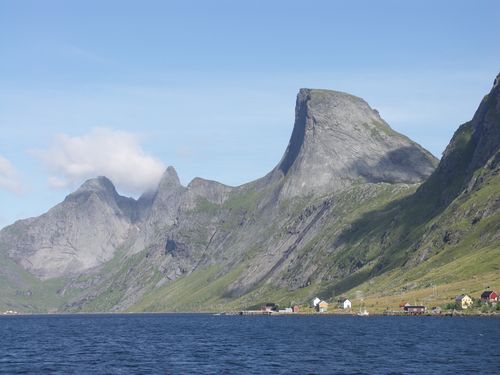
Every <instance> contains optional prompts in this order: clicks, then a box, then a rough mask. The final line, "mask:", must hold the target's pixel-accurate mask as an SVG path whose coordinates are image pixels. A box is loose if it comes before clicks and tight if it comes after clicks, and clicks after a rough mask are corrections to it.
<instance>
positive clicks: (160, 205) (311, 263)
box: [0, 86, 498, 311]
mask: <svg viewBox="0 0 500 375" xmlns="http://www.w3.org/2000/svg"><path fill="white" fill-rule="evenodd" d="M496 87H497V86H494V90H492V93H490V95H489V98H490V99H488V97H487V98H486V99H485V100H486V101H485V102H484V103H485V104H484V105H481V106H480V110H479V109H478V112H477V113H476V115H475V116H474V118H475V119H476V120H474V119H473V120H472V122H471V123H474V124H476V125H475V128H478V129H480V131H477V132H475V133H474V132H472V133H470V132H465V133H467V134H466V135H467V137H465V138H466V139H465V143H464V144H465V146H464V147H462V146H460V147H458V146H457V147H458V148H457V147H455V149H456V150H457V151H456V154H457V159H456V160H458V164H457V165H460V160H462V159H464V158H465V159H467V160H469V158H472V159H474V160H477V164H478V165H481V163H482V162H483V159H484V157H485V156H484V155H483V154H481V155H480V153H479V151H478V154H477V156H475V157H472V156H471V155H472V154H473V152H472V151H470V150H469V148H470V149H474V150H481V149H482V150H487V149H490V151H491V152H495V151H498V145H497V147H495V144H494V142H493V143H492V142H489V143H488V140H487V139H486V140H485V137H489V138H490V139H493V141H494V140H495V139H496V138H494V136H496V134H497V133H496V130H497V128H496V126H497V125H498V123H497V122H495V121H496V117H495V116H496V115H495V114H496V113H498V106H497V104H498V103H497V102H495V103H493V99H491V98H496V96H497V91H495V90H496ZM495 100H496V99H495ZM478 113H483V114H484V116H480V115H478ZM485 119H486V120H485ZM488 119H489V120H488ZM474 121H475V122H474ZM470 128H471V125H469V126H466V127H465V128H464V129H466V130H467V129H469V130H470ZM481 129H483V130H481ZM457 133H458V135H459V136H457V139H456V140H452V142H451V143H450V145H451V146H449V147H450V151H449V153H448V154H446V153H445V157H444V160H442V161H441V162H440V164H439V166H438V168H437V170H436V171H439V170H441V171H442V170H443V169H444V170H447V168H446V164H447V163H448V160H454V159H453V158H451V159H450V157H449V155H450V154H453V152H452V149H453V147H454V146H452V145H453V144H454V143H456V144H458V145H460V144H461V143H460V139H461V135H462V133H464V132H463V131H460V129H459V131H457ZM457 133H456V134H457ZM469 133H470V134H469ZM297 134H298V135H297ZM474 134H476V135H475V136H474V137H476V138H477V140H476V141H474V142H475V143H474V145H476V146H477V145H483V142H486V143H485V144H486V146H480V147H479V146H477V147H476V146H475V147H472V146H470V144H471V143H470V142H469V141H470V139H471V138H474V137H473V135H474ZM492 135H493V137H492ZM454 138H455V137H454ZM474 139H475V138H474ZM468 145H469V146H468ZM488 147H489V148H488ZM345 150H349V152H347V151H345ZM447 150H448V149H447ZM467 150H469V151H470V152H471V154H470V155H469V154H468V152H469V151H467ZM339 155H340V156H339ZM465 159H464V160H465ZM472 159H471V160H472ZM490 159H491V158H490ZM495 160H496V159H492V161H491V165H493V164H495ZM450 163H451V165H452V167H451V168H449V169H451V170H452V171H453V173H455V174H453V173H452V174H451V175H447V174H446V173H444V172H443V173H444V174H443V173H441V172H440V174H436V173H437V172H435V171H434V167H435V165H436V164H437V160H436V159H435V158H434V157H432V155H430V154H429V153H428V152H427V151H425V150H424V149H422V148H421V146H419V145H418V144H416V143H414V142H412V141H411V140H409V139H408V138H406V137H404V136H402V135H400V134H399V133H397V132H394V131H393V130H392V129H391V128H390V127H389V125H387V124H386V123H385V122H384V121H383V120H382V119H381V117H380V115H379V114H378V112H376V111H375V110H373V109H372V108H370V106H369V105H368V104H367V103H366V102H365V101H363V100H362V99H361V98H357V97H355V96H352V95H349V94H345V93H339V92H334V91H328V90H315V89H301V90H300V91H299V94H298V95H297V105H296V119H295V124H294V129H293V131H292V135H291V137H290V142H289V145H288V147H287V150H286V151H285V153H284V155H283V157H282V159H281V160H280V162H279V163H278V164H277V166H276V167H275V168H274V169H273V170H271V171H270V172H269V173H268V174H267V175H266V176H264V177H262V178H261V179H258V180H256V181H252V182H249V183H247V184H244V185H241V186H237V187H230V186H226V185H223V184H220V183H218V182H215V181H210V180H205V179H201V178H195V179H193V180H192V181H191V182H190V183H189V184H188V185H187V186H182V184H181V183H180V181H179V178H178V175H177V172H176V171H175V168H173V167H168V168H167V169H166V171H165V173H164V175H163V177H162V179H161V181H160V182H159V184H158V188H157V189H156V190H155V191H151V192H147V193H145V194H143V195H142V196H141V197H140V198H139V199H138V200H133V199H130V198H125V197H121V196H120V195H119V194H117V193H116V190H115V189H114V186H113V185H112V183H111V182H110V181H109V180H107V179H104V178H100V179H99V178H98V179H96V180H90V181H87V182H86V183H84V184H83V185H82V187H81V189H82V191H80V192H79V193H78V194H76V192H75V193H73V194H76V195H74V196H72V195H71V194H70V195H69V196H68V197H71V196H72V198H69V199H68V197H67V199H68V201H67V200H66V199H65V201H63V202H62V203H61V205H62V204H65V202H66V205H68V204H70V203H71V204H74V205H75V204H77V203H78V199H81V202H80V203H81V204H82V205H83V206H82V207H80V206H75V207H76V208H75V207H72V210H70V211H69V212H72V215H73V216H71V215H70V217H69V219H70V221H71V220H73V219H74V218H76V217H77V214H78V213H86V215H87V216H88V217H92V218H94V217H97V218H100V219H99V220H101V222H106V225H108V226H109V224H111V230H110V231H108V232H106V235H107V236H108V238H111V237H113V233H114V237H113V238H114V241H112V243H111V246H104V247H102V244H101V243H99V241H103V242H104V243H108V245H109V240H108V242H106V241H104V240H103V238H102V236H101V237H99V236H98V235H97V234H98V233H95V232H92V229H95V228H93V227H92V226H90V225H87V226H81V225H79V224H75V223H76V222H74V225H73V226H70V227H71V228H69V229H68V228H66V227H64V226H63V227H62V229H63V231H62V232H61V233H62V234H61V233H60V237H61V238H63V237H64V233H66V232H67V233H74V232H72V230H74V228H75V227H77V228H79V229H80V230H83V231H84V232H85V231H87V232H88V233H90V234H92V236H90V238H89V240H91V241H94V242H93V243H94V244H95V246H94V247H95V248H97V249H99V248H101V252H100V253H99V252H98V253H97V254H94V256H95V257H96V258H95V259H94V263H92V262H90V263H89V265H90V266H89V267H88V268H86V269H85V270H83V271H81V272H75V271H74V270H72V269H68V272H67V273H64V272H58V273H55V274H54V275H53V276H55V278H53V279H51V278H50V277H47V274H43V272H42V273H41V275H42V276H41V277H42V283H46V282H49V281H50V282H52V281H51V280H53V282H54V283H56V284H58V285H59V286H58V289H57V290H54V292H53V293H54V294H53V295H51V298H53V299H54V300H55V301H58V302H53V304H52V305H51V306H52V308H55V309H57V310H58V311H123V310H133V311H159V310H179V309H180V310H184V311H185V310H199V309H217V306H219V308H222V306H233V307H236V306H238V308H240V307H248V306H253V305H254V304H256V303H259V302H262V301H263V300H264V299H274V298H276V299H278V300H280V301H282V300H283V298H285V299H286V298H293V299H296V300H300V301H304V300H306V299H307V298H309V297H310V295H311V294H312V293H321V294H322V295H323V296H324V298H334V297H335V295H337V294H338V293H343V292H347V291H349V289H351V288H353V287H356V286H358V287H360V288H364V289H365V290H366V291H367V292H368V291H369V292H370V293H378V291H377V290H376V287H375V286H370V284H367V285H365V284H364V283H365V282H368V280H372V279H373V280H378V279H380V278H382V279H384V277H386V276H385V275H389V274H394V272H396V271H397V270H408V269H409V268H408V267H414V268H415V269H418V268H419V267H420V265H421V264H426V262H431V263H432V262H433V259H434V258H435V257H439V256H442V255H443V254H447V253H448V252H449V251H452V250H448V247H449V246H451V245H450V244H452V245H453V246H455V247H456V246H462V245H461V243H462V242H463V241H464V238H465V237H464V236H467V235H468V234H467V233H472V234H474V233H475V232H474V231H475V230H476V229H474V228H476V227H474V228H473V229H471V230H469V231H468V232H466V231H463V230H462V232H459V233H461V234H456V232H455V231H454V230H451V229H450V228H451V227H452V226H453V225H454V224H453V223H452V224H450V225H451V226H450V225H449V224H447V223H449V221H450V220H452V219H450V218H449V217H448V216H446V215H451V217H452V218H453V217H454V216H453V215H455V214H454V213H455V212H456V210H455V211H453V210H452V209H451V208H452V207H453V206H452V205H450V204H451V203H450V202H456V201H457V199H458V198H457V197H458V195H457V194H455V193H456V192H458V191H460V192H462V191H463V188H462V187H463V183H464V181H465V180H463V179H462V180H460V179H461V178H462V177H461V176H462V175H464V173H461V172H460V173H459V172H458V169H457V168H456V167H453V165H455V164H456V162H450ZM454 163H455V164H454ZM495 165H496V164H495ZM481 168H482V167H481ZM494 168H496V167H494ZM494 168H493V170H494ZM467 173H469V174H470V172H467ZM481 173H483V172H481ZM492 173H493V172H491V173H490V172H488V171H486V172H484V173H483V174H481V175H477V176H476V175H474V176H473V177H474V178H476V181H479V180H480V179H481V178H483V181H484V180H485V179H486V180H487V181H496V180H492V178H495V177H494V176H493V175H492ZM429 176H430V177H429ZM433 176H434V177H433ZM436 176H437V177H436ZM443 176H444V177H443ZM427 177H429V179H427ZM455 177H456V179H457V181H458V180H460V181H462V183H461V185H460V184H458V183H457V184H458V185H460V187H456V188H454V187H453V186H452V185H453V184H451V185H450V184H447V183H446V182H449V181H454V179H455ZM424 180H427V182H424V184H422V185H420V183H421V182H423V181H424ZM471 181H472V180H471ZM84 185H85V188H83V187H84ZM448 185H450V186H448ZM458 185H457V186H458ZM419 186H420V187H419ZM484 186H485V185H484V184H483V183H482V182H478V183H476V191H479V192H480V193H481V192H483V191H486V190H485V187H484ZM445 188H446V189H448V188H449V189H451V190H449V191H448V190H446V189H445ZM453 189H455V190H456V191H455V190H453ZM79 190H80V189H79ZM441 190H442V191H441ZM77 192H78V190H77ZM454 192H455V193H454ZM454 194H455V195H454ZM466 195H467V194H466ZM78 196H80V197H81V198H78V199H76V198H77V197H78ZM493 196H494V194H493ZM82 197H83V198H82ZM446 197H447V198H448V200H446V199H444V198H446ZM462 197H464V195H463V194H462ZM73 198H75V199H74V200H76V201H77V203H74V202H73V203H72V200H73ZM419 199H420V200H419ZM464 199H469V198H467V197H466V196H465V198H464ZM471 199H472V198H471ZM474 199H476V198H474ZM493 201H495V200H493ZM436 202H440V203H439V205H440V206H439V207H441V208H439V207H438V208H436V207H437V206H436V205H437V203H436ZM478 202H479V201H478ZM480 202H481V203H480V206H481V207H482V205H484V204H483V200H481V201H480ZM478 204H479V203H478ZM56 207H58V206H56ZM59 207H61V206H59ZM62 207H63V208H67V206H62ZM450 207H451V208H450ZM488 207H489V208H485V211H483V212H490V211H491V212H492V215H496V214H495V213H496V212H497V211H498V207H496V206H494V205H493V206H492V205H490V206H488ZM92 208H93V209H95V212H94V211H92ZM89 210H90V211H89ZM488 210H489V211H488ZM63 211H64V210H63ZM49 212H50V211H49ZM96 212H99V215H100V216H99V215H97V214H96ZM450 212H451V214H450ZM103 213H104V214H103ZM96 215H97V216H96ZM460 215H462V214H460ZM42 216H43V215H42ZM445 216H446V217H445ZM483 216H484V215H483ZM467 217H468V216H467ZM485 217H486V220H484V221H482V223H486V222H487V221H488V220H491V219H488V218H490V217H491V215H490V214H486V216H485ZM67 219H68V218H67V217H65V219H64V220H67ZM80 219H81V218H80ZM37 220H38V221H40V220H41V219H40V218H38V219H37V218H35V219H29V220H28V221H22V222H20V223H18V224H16V225H15V226H9V227H7V228H4V229H3V230H2V231H0V255H1V256H7V257H8V258H11V259H14V260H15V262H17V264H18V265H20V266H21V267H25V268H26V269H27V270H29V271H30V272H34V274H35V276H37V277H40V272H39V271H36V269H35V271H34V269H33V268H29V267H28V266H26V264H25V263H23V257H22V253H23V251H24V249H25V248H24V247H23V246H20V245H19V241H16V240H15V239H16V238H19V237H23V238H30V239H31V240H30V241H31V242H32V243H31V244H30V247H29V252H33V251H35V253H36V243H38V242H39V239H42V240H43V241H46V238H45V237H46V236H45V237H44V236H43V235H41V234H40V232H41V231H40V230H38V231H37V230H35V231H34V232H33V230H34V229H33V228H37V225H41V224H39V223H38V224H37ZM468 220H469V221H471V220H472V219H468ZM87 221H88V220H87ZM87 221H85V220H84V221H83V222H84V223H85V222H87ZM433 222H434V223H435V224H436V227H433V225H434V224H431V223H433ZM57 223H58V221H57V217H55V218H54V220H53V221H52V222H49V223H48V224H47V223H45V227H43V226H42V227H43V228H44V233H45V234H46V233H49V234H51V235H52V236H53V235H54V233H55V228H57V227H58V224H57ZM93 223H94V224H95V223H96V221H95V220H93ZM445 223H446V224H445ZM482 223H481V224H480V226H482V225H485V224H482ZM444 226H449V228H448V229H446V228H444ZM115 227H116V228H115ZM30 228H31V229H30ZM432 228H437V229H432ZM488 228H490V227H488ZM30 230H31V231H32V233H31V234H30ZM488 230H489V229H488ZM65 231H66V232H65ZM441 231H443V232H442V233H443V234H442V235H440V236H441V237H439V236H437V237H436V235H437V234H438V232H439V233H441ZM87 232H85V233H87ZM20 233H24V234H22V235H21V236H20V235H19V234H20ZM447 233H448V234H447ZM457 233H458V232H457ZM28 234H29V235H30V236H31V237H29V236H28V237H27V236H26V235H28ZM101 234H102V233H101ZM16 236H17V237H16ZM37 236H38V237H37ZM80 236H81V233H80ZM110 236H111V237H110ZM49 237H50V236H49ZM83 237H84V238H85V239H87V238H88V237H89V236H88V235H83ZM490 237H491V236H490ZM56 238H57V236H56ZM430 238H432V241H438V242H439V243H442V244H444V245H439V244H438V245H439V246H436V245H432V246H430V247H429V245H427V242H428V241H429V239H430ZM443 238H444V239H445V240H446V241H445V242H443V241H444V240H443ZM484 238H486V237H484ZM485 241H486V240H485ZM488 241H489V240H488ZM28 242H29V241H28ZM436 243H437V242H436ZM49 244H50V242H49ZM56 244H58V243H57V241H56ZM457 244H458V245H457ZM484 244H485V246H490V245H489V244H490V242H484ZM59 245H60V244H59ZM87 245H88V244H87ZM85 246H86V245H84V246H82V247H81V248H80V249H81V250H82V251H84V252H87V251H88V246H87V247H85ZM443 246H444V247H443ZM12 247H14V253H16V251H17V255H16V256H12V254H13V250H12ZM53 249H56V250H57V249H59V250H61V251H62V253H63V254H64V251H65V249H64V246H63V247H61V248H59V247H57V246H56V247H53ZM443 249H444V250H443ZM94 250H95V249H94ZM459 251H460V252H463V250H462V248H460V250H459ZM29 252H28V253H29ZM56 252H57V251H56ZM30 254H31V253H30ZM460 254H461V253H460ZM481 254H483V253H481ZM53 255H54V254H52V256H53ZM45 256H47V254H45ZM99 256H100V257H101V258H99ZM0 258H1V257H0ZM28 258H29V256H28ZM45 259H49V260H50V259H52V258H50V257H49V258H45ZM96 259H97V260H99V259H100V261H97V262H96ZM70 260H71V259H70ZM5 262H6V263H7V262H10V260H8V259H6V260H5ZM9 264H11V263H9ZM68 264H72V263H71V262H69V263H68ZM12 267H14V268H15V267H17V266H12ZM16 269H17V268H16ZM59 269H60V270H64V269H65V268H63V267H62V268H61V267H59ZM9 272H10V273H8V274H9V275H11V276H9V277H10V279H9V280H13V279H12V272H13V271H12V272H11V271H9ZM16 272H18V273H22V272H23V271H22V270H17V271H16ZM37 272H38V273H37ZM1 277H2V259H0V279H1ZM30 280H31V279H30ZM44 280H46V281H44ZM9 282H10V283H11V284H12V285H20V286H19V287H18V288H21V286H22V285H23V284H22V283H21V282H19V280H18V281H16V282H15V283H14V282H13V281H9ZM27 285H31V286H30V289H29V290H38V289H37V288H38V286H37V285H38V282H37V281H36V280H35V281H33V280H31V281H30V282H29V283H28V284H27ZM193 288H194V289H193ZM179 291H184V294H186V295H184V294H179ZM202 291H203V292H202ZM6 293H8V292H6ZM11 293H12V292H11ZM187 294H189V295H190V298H191V299H189V298H187ZM3 300H8V301H11V302H9V303H10V304H11V305H9V306H12V303H14V304H16V303H21V302H19V300H22V301H24V302H23V303H25V305H26V306H31V307H29V309H32V310H35V311H38V310H37V309H40V307H37V306H45V305H44V304H40V303H39V304H38V305H37V303H36V301H37V300H36V298H35V299H34V298H31V299H30V298H28V297H22V298H21V299H19V298H17V297H15V296H12V295H10V294H8V295H6V296H5V297H2V294H1V293H0V304H1V303H2V301H3ZM16 301H17V302H16ZM30 301H31V302H30ZM33 301H35V302H33Z"/></svg>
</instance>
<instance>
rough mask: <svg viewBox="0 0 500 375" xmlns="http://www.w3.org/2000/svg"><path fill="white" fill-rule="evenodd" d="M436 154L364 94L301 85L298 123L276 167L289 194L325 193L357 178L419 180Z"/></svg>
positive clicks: (399, 181) (378, 180) (290, 195)
mask: <svg viewBox="0 0 500 375" xmlns="http://www.w3.org/2000/svg"><path fill="white" fill-rule="evenodd" d="M436 165H437V160H436V158H434V157H433V156H432V155H431V154H430V153H429V152H427V151H426V150H424V149H423V148H422V147H420V146H419V145H418V144H416V143H415V142H412V141H411V140H409V139H408V138H406V137H404V136H402V135H401V134H399V133H397V132H395V131H394V130H392V129H391V128H390V127H389V125H388V124H387V123H386V122H385V121H384V120H383V119H382V118H381V117H380V115H379V114H378V112H377V111H375V110H373V109H372V108H370V106H369V105H368V103H366V102H365V101H364V100H363V99H361V98H358V97H355V96H353V95H349V94H345V93H342V92H337V91H328V90H311V89H301V90H300V92H299V94H298V95H297V104H296V109H295V125H294V129H293V133H292V137H291V139H290V143H289V145H288V148H287V150H286V152H285V155H284V156H283V159H282V160H281V162H280V163H279V165H278V167H277V169H278V170H279V171H281V172H282V173H283V174H284V175H285V177H286V181H285V184H284V187H283V193H282V194H283V196H284V197H288V198H290V197H294V196H306V195H316V196H317V195H322V194H327V193H331V192H335V191H340V190H343V189H345V188H346V187H348V186H351V185H352V184H353V183H355V182H358V183H359V182H372V183H377V182H387V183H418V182H421V181H423V180H425V179H426V178H427V177H428V176H429V175H430V174H431V173H432V171H433V170H434V168H435V167H436Z"/></svg>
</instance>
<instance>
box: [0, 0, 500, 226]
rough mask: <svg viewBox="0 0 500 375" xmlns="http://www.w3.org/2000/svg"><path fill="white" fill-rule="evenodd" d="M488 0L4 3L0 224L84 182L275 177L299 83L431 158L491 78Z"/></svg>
mask: <svg viewBox="0 0 500 375" xmlns="http://www.w3.org/2000/svg"><path fill="white" fill-rule="evenodd" d="M498 14H500V2H498V1H479V0H478V1H461V0H453V1H413V2H410V1H399V0H398V1H384V0H382V1H377V2H374V1H349V2H347V1H319V0H318V1H316V0H311V1H307V2H306V1H294V0H287V1H279V0H276V1H269V0H267V1H261V0H252V1H229V0H228V1H218V0H213V1H201V0H200V1H193V0H182V1H167V0H165V1H153V0H146V1H124V0H120V1H113V0H108V1H94V0H85V1H83V0H81V1H71V2H69V1H66V0H60V1H55V0H44V1H37V0H34V1H29V0H25V1H15V0H0V227H3V226H5V225H8V224H10V223H12V222H13V221H14V220H17V219H21V218H26V217H31V216H36V215H40V214H41V213H43V212H45V211H47V210H48V209H49V208H50V207H52V206H53V205H55V204H57V203H58V202H60V201H62V200H63V199H64V197H65V196H66V195H67V194H68V193H70V192H71V191H73V190H75V189H76V188H77V187H78V186H79V185H80V184H81V183H82V182H84V181H85V180H86V179H88V178H91V177H94V176H98V175H106V176H107V177H109V178H111V180H112V181H113V182H114V183H115V185H116V187H117V190H118V191H119V192H120V193H121V194H124V195H129V196H134V197H137V196H139V195H140V194H141V192H143V191H146V190H150V189H152V188H154V186H155V185H156V184H157V181H158V179H159V178H160V176H161V174H162V173H163V171H164V169H165V168H166V166H168V165H173V166H174V167H175V168H176V170H177V172H178V174H179V176H180V179H181V182H182V183H183V184H188V183H189V181H190V180H191V179H192V178H194V177H196V176H199V177H203V178H206V179H212V180H216V181H219V182H222V183H225V184H228V185H240V184H242V183H245V182H248V181H251V180H254V179H256V178H259V177H261V176H263V175H264V174H266V173H267V172H268V171H270V170H271V169H272V168H273V167H274V166H275V165H276V164H277V163H278V161H279V160H280V158H281V156H282V154H283V153H284V151H285V148H286V146H287V144H288V141H289V137H290V135H291V131H292V128H293V120H294V105H295V96H296V94H297V92H298V90H299V88H302V87H308V88H324V89H333V90H339V91H345V92H349V93H351V94H354V95H357V96H360V97H362V98H364V99H365V100H366V101H367V102H368V103H369V104H370V105H371V106H372V107H373V108H376V109H377V110H378V111H379V112H380V114H381V116H382V117H383V118H384V119H385V120H386V121H387V122H388V123H389V124H390V125H391V126H392V127H393V128H394V129H396V130H397V131H399V132H401V133H403V134H405V135H407V136H409V137H410V138H412V139H413V140H414V141H416V142H418V143H420V144H421V145H422V146H423V147H425V148H427V149H428V150H429V151H431V152H432V153H433V154H434V155H435V156H437V157H440V155H441V153H442V152H443V150H444V148H445V147H446V145H447V144H448V142H449V140H450V139H451V137H452V135H453V132H454V131H455V130H456V128H457V127H458V126H459V125H460V124H462V123H464V122H466V121H468V120H469V119H470V118H471V117H472V115H473V114H474V111H475V110H476V108H477V106H478V104H479V102H480V100H481V99H482V97H483V96H484V95H485V94H487V93H488V91H489V90H490V89H491V86H492V83H493V80H494V77H495V76H496V74H498V73H499V72H500V48H498V42H499V40H500V22H498V19H497V17H498Z"/></svg>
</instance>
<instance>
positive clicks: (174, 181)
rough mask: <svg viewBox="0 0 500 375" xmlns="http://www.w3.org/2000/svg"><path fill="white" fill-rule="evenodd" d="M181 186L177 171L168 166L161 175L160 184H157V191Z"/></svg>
mask: <svg viewBox="0 0 500 375" xmlns="http://www.w3.org/2000/svg"><path fill="white" fill-rule="evenodd" d="M179 186H181V181H180V180H179V176H178V175H177V171H176V170H175V168H174V167H172V166H169V167H168V168H167V169H166V170H165V172H164V173H163V175H162V177H161V180H160V183H159V184H158V189H159V190H161V189H164V188H168V187H179Z"/></svg>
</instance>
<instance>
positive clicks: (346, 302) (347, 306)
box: [338, 297, 352, 309]
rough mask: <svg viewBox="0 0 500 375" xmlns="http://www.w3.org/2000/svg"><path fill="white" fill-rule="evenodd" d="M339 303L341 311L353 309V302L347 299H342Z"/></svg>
mask: <svg viewBox="0 0 500 375" xmlns="http://www.w3.org/2000/svg"><path fill="white" fill-rule="evenodd" d="M338 302H339V308H340V309H350V308H351V307H352V304H351V301H349V300H348V299H347V298H345V297H342V298H340V299H339V301H338Z"/></svg>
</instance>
